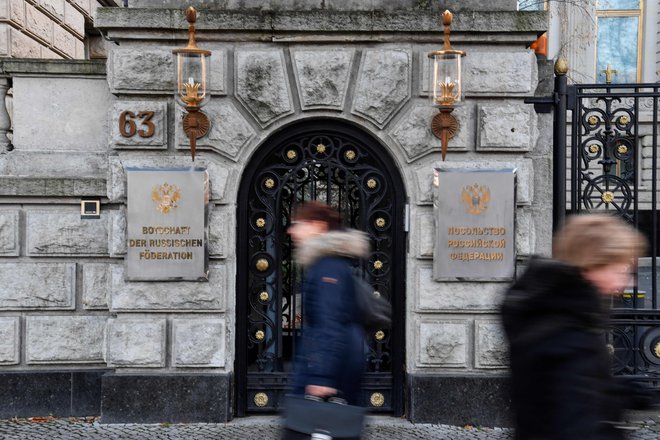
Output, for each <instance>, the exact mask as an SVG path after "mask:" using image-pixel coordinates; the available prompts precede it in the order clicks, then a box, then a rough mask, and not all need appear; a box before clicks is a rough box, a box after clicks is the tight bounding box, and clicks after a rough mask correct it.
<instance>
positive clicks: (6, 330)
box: [0, 316, 21, 365]
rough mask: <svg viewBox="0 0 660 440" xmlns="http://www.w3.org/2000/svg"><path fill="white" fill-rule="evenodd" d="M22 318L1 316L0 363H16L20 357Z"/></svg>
mask: <svg viewBox="0 0 660 440" xmlns="http://www.w3.org/2000/svg"><path fill="white" fill-rule="evenodd" d="M20 336H21V333H20V318H19V317H18V316H12V317H10V316H7V317H2V318H0V365H16V364H18V363H19V362H20V361H21V358H20Z"/></svg>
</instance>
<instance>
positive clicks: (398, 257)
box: [235, 120, 405, 416]
mask: <svg viewBox="0 0 660 440" xmlns="http://www.w3.org/2000/svg"><path fill="white" fill-rule="evenodd" d="M307 200H320V201H323V202H326V203H328V204H330V205H332V206H334V207H336V208H338V209H339V210H340V211H341V212H342V214H343V216H344V220H345V223H346V225H347V226H350V227H353V228H356V229H360V230H363V231H366V232H367V233H368V235H369V236H370V238H371V253H370V256H369V258H368V260H367V261H363V262H361V264H362V270H364V271H365V272H366V274H367V275H368V278H369V279H370V281H371V284H372V286H374V288H375V289H377V290H378V291H379V292H380V293H381V295H383V296H385V297H387V298H388V299H390V301H391V303H392V308H393V314H394V316H393V318H394V319H393V326H392V328H391V329H382V330H380V331H378V332H375V333H374V334H371V335H368V336H367V338H366V341H365V368H366V371H367V373H366V375H365V380H364V383H363V393H362V394H363V400H364V404H365V405H368V406H370V407H372V409H373V410H374V411H379V412H380V411H382V412H390V413H394V414H397V415H400V414H402V412H403V362H404V361H403V353H404V330H405V327H404V318H405V314H404V310H405V301H404V300H405V298H404V283H405V281H404V279H405V258H404V255H405V233H404V224H403V223H404V209H405V208H404V206H405V198H404V189H403V183H402V181H401V178H400V175H399V172H398V170H397V169H396V167H395V166H394V164H393V163H392V161H391V159H390V158H389V156H388V154H387V153H386V152H385V150H384V149H383V148H382V146H380V145H379V144H378V142H377V141H376V140H374V139H373V138H371V137H369V136H367V135H366V134H365V133H363V132H362V131H360V130H359V129H357V128H356V127H353V126H352V125H349V124H346V123H341V122H336V121H331V120H323V121H314V122H304V123H301V124H299V125H297V126H294V127H290V128H287V129H286V130H283V131H282V132H280V133H279V134H277V135H275V136H273V137H272V138H271V139H270V140H268V142H267V143H266V144H265V145H263V146H262V147H261V149H260V150H259V152H258V153H257V154H256V155H255V156H254V157H253V158H252V160H251V161H250V163H249V164H248V166H247V168H246V171H245V173H244V176H243V178H242V181H241V187H240V190H239V199H238V242H237V263H238V276H237V290H236V292H237V293H236V294H237V298H236V303H237V318H236V365H235V367H236V368H235V373H236V414H237V415H239V416H243V415H246V414H247V413H259V412H272V411H276V410H277V409H278V407H279V405H280V403H281V399H282V397H283V396H284V394H285V393H286V391H287V388H288V379H289V375H290V373H291V367H292V365H291V364H292V361H293V359H294V356H295V352H296V337H297V336H298V335H299V334H300V332H301V330H302V327H303V326H304V321H303V320H302V316H303V314H302V310H301V305H302V298H301V297H300V295H301V294H300V291H299V285H300V281H301V278H302V272H301V269H300V268H299V267H298V266H297V265H295V264H294V261H293V258H292V244H291V240H290V238H289V236H288V235H287V227H288V226H289V223H290V217H291V213H292V209H293V208H294V206H295V205H296V204H298V203H300V202H303V201H307Z"/></svg>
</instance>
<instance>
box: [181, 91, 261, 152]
mask: <svg viewBox="0 0 660 440" xmlns="http://www.w3.org/2000/svg"><path fill="white" fill-rule="evenodd" d="M204 113H206V115H207V116H208V118H209V121H210V122H211V128H210V130H209V132H208V133H207V134H206V136H204V137H202V138H200V139H197V150H198V151H201V150H212V151H215V152H216V153H218V154H220V155H222V156H224V157H226V158H228V159H231V160H233V161H234V162H237V161H238V159H239V157H240V155H241V153H242V152H243V150H244V149H245V148H246V147H248V146H249V145H250V143H251V141H252V140H254V139H255V137H256V134H255V132H254V130H253V129H252V126H251V125H250V124H249V123H248V122H247V120H246V119H245V118H244V117H243V115H242V114H241V113H240V112H239V111H238V110H237V109H236V107H235V106H234V104H232V102H231V101H229V100H211V102H209V103H208V104H207V105H206V106H205V107H204ZM176 114H177V116H176V118H175V119H176V120H177V121H180V120H181V119H183V116H184V114H185V113H184V109H183V108H182V107H179V106H177V109H176ZM175 130H176V145H177V148H178V149H186V150H190V141H189V140H188V136H187V135H186V134H185V132H184V131H183V124H176V125H175Z"/></svg>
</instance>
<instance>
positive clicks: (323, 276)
mask: <svg viewBox="0 0 660 440" xmlns="http://www.w3.org/2000/svg"><path fill="white" fill-rule="evenodd" d="M289 234H290V235H291V238H292V239H293V241H294V244H295V252H296V253H295V256H296V261H297V263H298V264H300V265H302V266H303V268H304V280H303V288H302V290H303V318H302V323H303V330H302V341H301V348H300V350H299V351H298V353H296V359H295V365H294V380H293V385H294V389H293V393H294V394H297V395H306V396H314V397H316V398H319V399H328V398H332V397H335V396H336V397H339V398H341V399H344V400H345V401H346V402H347V403H348V404H351V405H355V404H357V403H358V400H359V391H360V379H361V375H362V372H363V369H364V364H365V357H364V349H363V347H364V331H363V329H362V326H361V324H360V317H359V316H358V312H357V305H356V299H355V292H354V281H353V271H352V261H351V260H352V259H355V258H362V257H365V256H366V255H367V253H368V250H369V241H368V239H367V237H366V236H365V234H364V233H362V232H360V231H356V230H351V229H346V228H344V227H343V225H342V219H341V215H340V214H339V212H337V211H336V210H335V209H333V208H331V207H330V206H328V205H325V204H322V203H320V202H308V203H306V204H303V205H301V206H300V207H299V208H298V209H297V210H296V211H295V213H294V216H293V221H292V222H291V226H290V227H289ZM307 438H309V437H307Z"/></svg>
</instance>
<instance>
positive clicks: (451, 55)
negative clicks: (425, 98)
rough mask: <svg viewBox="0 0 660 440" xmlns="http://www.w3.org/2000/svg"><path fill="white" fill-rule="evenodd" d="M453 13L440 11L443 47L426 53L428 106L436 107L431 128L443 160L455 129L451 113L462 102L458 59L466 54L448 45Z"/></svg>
mask: <svg viewBox="0 0 660 440" xmlns="http://www.w3.org/2000/svg"><path fill="white" fill-rule="evenodd" d="M452 18H453V15H452V13H451V12H449V11H448V10H447V11H445V12H443V13H442V24H443V25H444V34H445V37H444V46H443V48H442V50H438V51H435V52H431V53H429V58H430V59H431V60H430V62H429V66H430V72H429V97H430V99H431V105H433V106H434V107H437V108H438V110H439V113H438V114H437V115H435V116H434V117H433V121H432V122H431V131H432V132H433V134H434V135H435V136H436V137H437V138H439V139H440V143H441V147H442V150H441V152H442V160H445V155H446V154H447V143H448V142H449V139H451V138H452V137H454V135H455V134H456V132H457V131H458V121H457V120H456V118H455V117H454V116H452V114H451V112H452V111H454V108H455V107H456V106H457V105H461V104H462V103H463V82H462V78H461V58H462V57H464V56H465V52H464V51H462V50H456V49H453V48H452V47H451V43H450V42H449V34H450V33H451V21H452Z"/></svg>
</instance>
